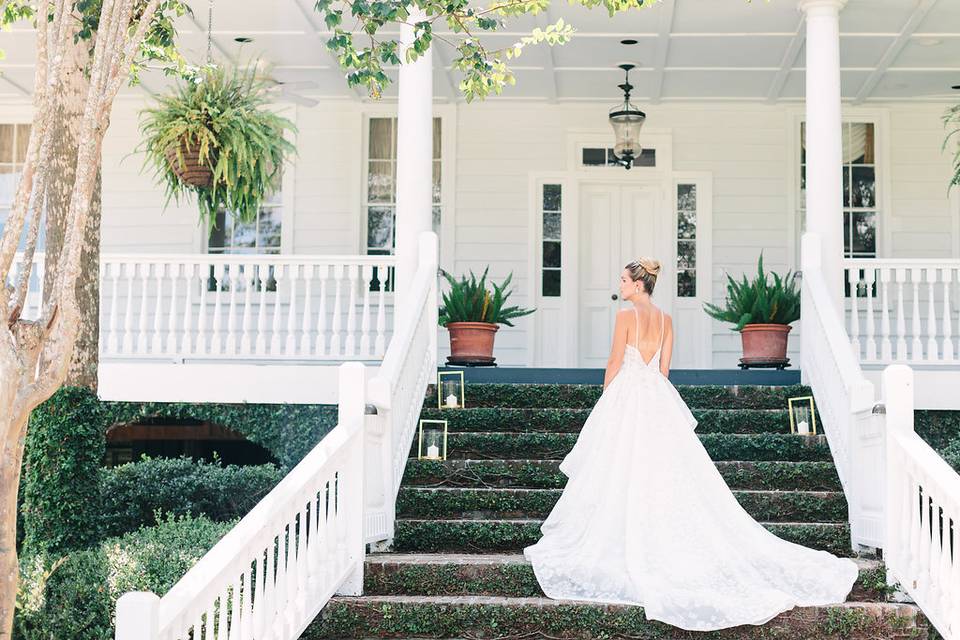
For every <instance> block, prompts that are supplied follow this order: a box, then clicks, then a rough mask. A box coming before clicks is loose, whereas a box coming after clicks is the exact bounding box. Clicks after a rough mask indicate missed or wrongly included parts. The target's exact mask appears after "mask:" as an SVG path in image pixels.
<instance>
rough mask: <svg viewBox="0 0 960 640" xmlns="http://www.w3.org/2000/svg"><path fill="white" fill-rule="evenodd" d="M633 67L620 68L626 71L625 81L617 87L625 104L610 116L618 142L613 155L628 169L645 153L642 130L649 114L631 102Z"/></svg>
mask: <svg viewBox="0 0 960 640" xmlns="http://www.w3.org/2000/svg"><path fill="white" fill-rule="evenodd" d="M633 67H634V65H632V64H621V65H620V68H621V69H623V71H624V74H625V79H624V82H623V84H620V85H617V86H618V87H620V89H621V90H623V104H618V105H617V106H615V107H614V108H613V109H611V110H610V115H609V119H610V126H611V127H613V135H614V137H615V140H616V142H615V144H614V147H613V154H614V156H615V157H616V159H617V162H619V163H620V164H622V165H623V166H624V168H626V169H629V168H630V167H632V166H633V163H634V161H635V160H636V159H637V158H639V157H640V152H641V151H643V147H641V146H640V129H641V128H643V123H644V121H645V120H646V119H647V114H645V113H644V112H643V111H640V109H637V108H636V107H635V106H633V104H632V103H631V102H630V92H631V91H632V90H633V85H632V84H630V69H633Z"/></svg>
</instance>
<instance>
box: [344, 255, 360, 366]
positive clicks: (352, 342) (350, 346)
mask: <svg viewBox="0 0 960 640" xmlns="http://www.w3.org/2000/svg"><path fill="white" fill-rule="evenodd" d="M359 271H360V265H354V264H351V265H347V278H348V283H347V286H348V287H350V306H348V307H347V342H346V345H345V349H344V350H345V352H346V355H347V356H355V355H356V354H357V273H358V272H359Z"/></svg>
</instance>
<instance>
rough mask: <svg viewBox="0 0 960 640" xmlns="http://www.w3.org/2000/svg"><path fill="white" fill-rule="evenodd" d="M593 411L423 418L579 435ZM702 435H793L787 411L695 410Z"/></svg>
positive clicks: (489, 410)
mask: <svg viewBox="0 0 960 640" xmlns="http://www.w3.org/2000/svg"><path fill="white" fill-rule="evenodd" d="M590 411H591V409H587V408H582V409H566V408H562V407H548V408H539V409H532V408H521V409H517V408H506V407H476V408H467V409H458V410H453V411H451V410H449V409H437V408H436V407H432V408H427V409H424V410H423V412H422V414H421V416H420V417H421V418H424V419H430V420H446V421H447V429H448V430H449V431H450V432H454V431H457V432H459V431H507V432H545V433H578V432H579V431H580V428H581V427H582V426H583V423H584V422H585V421H586V419H587V416H589V415H590ZM692 413H693V415H694V417H695V418H696V419H697V421H698V423H699V424H698V426H697V432H698V433H790V414H789V413H788V412H787V410H786V409H693V410H692Z"/></svg>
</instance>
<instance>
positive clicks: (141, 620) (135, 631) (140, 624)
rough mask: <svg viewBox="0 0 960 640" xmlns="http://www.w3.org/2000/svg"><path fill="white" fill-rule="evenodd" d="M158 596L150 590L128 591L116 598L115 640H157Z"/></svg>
mask: <svg viewBox="0 0 960 640" xmlns="http://www.w3.org/2000/svg"><path fill="white" fill-rule="evenodd" d="M159 637H160V598H159V596H157V594H155V593H151V592H150V591H130V592H128V593H125V594H123V595H122V596H120V598H119V599H118V600H117V627H116V635H115V636H114V638H115V640H158V638H159Z"/></svg>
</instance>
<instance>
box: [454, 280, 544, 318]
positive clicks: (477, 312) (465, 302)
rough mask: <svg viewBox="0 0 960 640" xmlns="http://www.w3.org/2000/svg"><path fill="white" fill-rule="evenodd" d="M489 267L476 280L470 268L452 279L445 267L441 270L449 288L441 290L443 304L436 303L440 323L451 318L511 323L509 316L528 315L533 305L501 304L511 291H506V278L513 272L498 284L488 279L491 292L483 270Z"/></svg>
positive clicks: (505, 300) (507, 288) (504, 302)
mask: <svg viewBox="0 0 960 640" xmlns="http://www.w3.org/2000/svg"><path fill="white" fill-rule="evenodd" d="M489 270H490V267H487V268H486V269H484V270H483V275H482V276H481V277H480V279H479V280H477V276H476V275H474V273H473V271H472V270H471V271H470V277H469V278H467V276H462V277H461V278H460V280H456V279H455V278H454V277H453V276H451V275H450V274H449V273H447V272H446V271H443V277H444V278H446V279H447V282H449V283H450V291H449V292H446V293H444V294H443V305H442V306H441V307H440V316H439V318H440V326H443V327H445V326H447V324H449V323H451V322H489V323H490V324H505V325H507V326H508V327H512V326H513V323H512V322H510V321H511V320H512V319H513V318H519V317H522V316H526V315H530V314H531V313H533V312H534V311H535V309H523V308H521V307H517V306H512V307H507V306H504V305H505V304H506V302H507V298H509V297H510V295H511V294H512V293H513V292H512V291H510V289H509V287H510V280H512V279H513V274H512V273H511V274H510V275H508V276H507V279H506V280H504V281H503V282H502V283H501V284H499V285H498V284H497V283H495V282H491V283H490V285H491V286H492V287H493V293H492V294H491V293H490V290H489V289H487V272H488V271H489Z"/></svg>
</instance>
